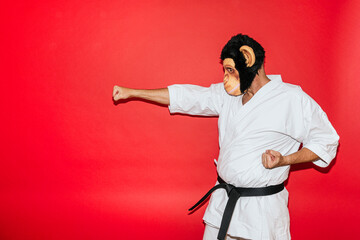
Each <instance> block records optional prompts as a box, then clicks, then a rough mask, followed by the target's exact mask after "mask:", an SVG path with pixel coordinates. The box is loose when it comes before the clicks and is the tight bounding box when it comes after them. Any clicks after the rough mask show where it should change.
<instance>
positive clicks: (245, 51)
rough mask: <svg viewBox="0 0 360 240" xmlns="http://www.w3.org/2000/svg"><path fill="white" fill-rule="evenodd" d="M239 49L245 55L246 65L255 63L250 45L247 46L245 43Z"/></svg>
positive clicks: (249, 65) (250, 65)
mask: <svg viewBox="0 0 360 240" xmlns="http://www.w3.org/2000/svg"><path fill="white" fill-rule="evenodd" d="M239 50H240V52H241V53H242V54H243V55H244V57H245V60H246V66H247V67H252V66H253V65H254V63H255V53H254V50H253V49H252V48H251V47H249V46H247V45H244V46H242V47H241V48H240V49H239Z"/></svg>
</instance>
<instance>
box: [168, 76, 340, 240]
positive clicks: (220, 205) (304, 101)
mask: <svg viewBox="0 0 360 240" xmlns="http://www.w3.org/2000/svg"><path fill="white" fill-rule="evenodd" d="M268 77H269V78H270V79H271V81H270V82H269V83H267V84H266V85H265V86H263V87H262V88H261V89H260V90H259V91H258V92H257V93H256V94H255V95H254V96H253V97H252V98H251V99H250V101H249V102H247V103H246V104H245V105H243V104H242V95H241V96H238V97H234V96H230V95H228V94H227V93H226V92H225V90H224V85H223V83H219V84H213V85H211V86H210V87H209V88H205V87H200V86H195V85H172V86H169V87H168V89H169V94H170V105H169V110H170V112H171V113H176V112H178V113H186V114H191V115H205V116H219V120H218V127H219V145H220V154H219V157H218V165H217V171H218V173H219V175H220V177H221V178H222V179H224V180H225V181H226V182H228V183H230V184H233V185H235V186H237V187H264V186H269V185H275V184H280V183H282V182H284V181H285V180H286V179H287V177H288V173H289V169H290V167H289V166H285V167H279V168H274V169H266V168H264V167H263V165H262V162H261V155H262V153H264V152H265V150H267V149H272V150H276V151H279V152H280V153H281V154H283V155H289V154H291V153H294V152H296V151H297V150H298V149H299V146H300V143H303V147H306V148H308V149H310V150H311V151H313V152H314V153H316V154H317V155H318V156H319V157H320V158H321V159H319V160H317V161H315V162H314V163H315V164H316V165H318V166H321V167H326V166H328V164H329V163H330V162H331V160H332V159H333V158H334V157H335V154H336V149H337V145H338V139H339V137H338V135H337V133H336V131H335V130H334V128H333V127H332V126H331V124H330V122H329V120H328V119H327V116H326V114H325V113H324V112H323V110H322V109H321V108H320V106H319V105H318V104H317V103H316V102H315V101H314V100H313V99H312V98H310V97H309V96H308V95H307V94H306V93H304V92H303V91H302V90H301V88H300V87H298V86H295V85H291V84H287V83H283V82H282V80H281V77H280V76H279V75H269V76H268ZM227 199H228V197H227V194H226V192H225V190H222V189H219V190H217V191H215V192H214V193H213V194H212V197H211V199H210V202H209V205H208V207H207V210H206V212H205V215H204V221H205V222H206V223H207V224H209V225H212V226H215V227H220V223H221V218H222V214H223V211H224V209H225V205H226V202H227ZM287 203H288V192H287V190H286V189H284V190H283V191H282V192H280V193H277V194H274V195H271V196H264V197H241V198H240V200H239V201H238V202H237V205H236V207H235V211H234V213H233V217H232V220H231V222H230V226H229V229H228V234H230V235H231V236H236V237H242V238H249V239H290V232H289V225H290V220H289V214H288V209H287Z"/></svg>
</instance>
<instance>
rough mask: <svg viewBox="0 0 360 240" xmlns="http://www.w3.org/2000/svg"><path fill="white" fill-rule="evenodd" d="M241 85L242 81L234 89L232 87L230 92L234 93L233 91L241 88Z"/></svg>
mask: <svg viewBox="0 0 360 240" xmlns="http://www.w3.org/2000/svg"><path fill="white" fill-rule="evenodd" d="M239 87H240V83H238V84H237V85H236V86H235V87H234V88H233V89H231V91H230V92H229V94H232V93H233V92H235V91H236V90H237V89H239Z"/></svg>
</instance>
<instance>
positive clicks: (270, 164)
mask: <svg viewBox="0 0 360 240" xmlns="http://www.w3.org/2000/svg"><path fill="white" fill-rule="evenodd" d="M318 159H319V156H318V155H316V154H315V153H314V152H312V151H311V150H309V149H307V148H302V149H301V150H299V151H297V152H294V153H292V154H289V155H287V156H282V155H281V153H279V152H277V151H274V150H266V152H265V153H263V155H262V163H263V165H264V167H265V168H270V169H271V168H275V167H281V166H286V165H291V164H296V163H306V162H313V161H315V160H318Z"/></svg>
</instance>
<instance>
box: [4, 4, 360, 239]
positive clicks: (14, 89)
mask: <svg viewBox="0 0 360 240" xmlns="http://www.w3.org/2000/svg"><path fill="white" fill-rule="evenodd" d="M0 11H1V12H0V18H1V19H0V20H1V21H0V22H1V23H0V24H1V37H0V41H1V42H0V49H1V55H0V61H1V73H0V74H1V75H0V77H1V88H0V104H1V115H2V117H1V127H0V130H1V145H0V146H1V152H0V159H1V166H0V176H1V183H0V194H1V195H0V238H1V239H201V238H202V233H203V225H202V220H201V218H202V214H203V212H204V210H205V208H202V209H201V210H199V211H197V212H195V213H194V214H192V215H188V214H187V211H186V210H187V208H188V207H189V206H191V205H192V204H193V203H194V202H195V201H197V200H198V198H199V197H200V196H201V195H202V194H203V193H204V192H205V191H206V190H208V188H209V187H210V186H212V185H213V184H214V182H215V179H216V171H215V167H214V164H213V159H214V158H216V157H217V154H218V143H217V141H218V139H217V123H216V122H217V119H216V118H198V117H188V116H182V115H174V116H171V115H170V114H169V113H168V110H167V109H166V108H165V107H161V106H157V105H153V104H147V103H144V102H142V101H130V102H128V103H126V104H119V105H117V106H115V105H114V104H113V102H112V98H111V94H112V87H113V85H115V84H118V85H124V86H128V87H136V88H157V87H165V86H167V85H170V84H174V83H192V84H198V85H203V86H209V85H210V84H211V83H215V82H219V81H221V80H222V70H221V65H220V64H219V55H220V51H221V49H222V47H223V45H224V44H225V43H226V42H227V41H228V40H229V39H230V37H231V36H233V35H235V34H237V33H240V32H241V33H246V34H249V35H250V36H252V37H253V38H255V39H256V40H258V41H259V42H260V43H261V44H262V45H263V46H264V48H265V49H266V51H267V53H266V54H267V58H266V72H267V73H268V74H281V75H282V77H283V79H284V81H286V82H290V83H293V84H298V85H301V86H302V88H303V89H304V90H305V91H306V92H307V93H308V94H310V95H311V96H312V97H313V98H314V99H315V100H316V101H317V102H318V103H319V104H320V105H321V106H322V108H323V109H324V110H325V111H326V113H327V114H328V116H329V119H330V121H331V122H332V123H333V125H334V127H335V128H336V130H337V132H338V133H339V135H340V147H339V151H338V155H337V158H336V159H335V160H334V162H333V164H332V165H331V167H330V168H327V169H319V168H316V167H313V166H312V165H311V164H303V165H297V166H294V167H293V168H292V169H293V170H292V172H291V174H290V178H289V181H288V184H287V188H288V190H289V192H290V199H289V202H290V204H289V208H290V214H291V233H292V238H293V239H295V240H297V239H357V237H358V235H359V233H360V230H359V228H358V227H357V225H358V223H359V214H360V211H359V205H360V202H359V199H360V189H359V181H360V174H358V172H359V167H360V163H359V157H358V156H359V154H358V153H357V150H358V146H357V143H358V141H357V140H358V136H359V134H360V131H359V130H360V127H359V121H360V113H359V107H360V101H359V100H360V98H359V95H358V92H359V89H360V81H359V79H358V73H359V66H358V63H359V61H358V59H359V53H360V44H359V42H360V25H359V20H358V13H359V12H360V5H359V2H358V1H355V0H353V1H351V0H349V1H327V0H317V1H313V0H305V1H299V0H297V1H285V0H275V1H231V0H229V1H226V2H225V1H195V2H194V1H151V2H150V1H136V2H135V1H134V2H131V3H130V2H129V1H110V0H106V1H66V0H64V1H36V2H35V1H34V2H31V1H12V2H11V3H10V1H8V3H6V4H4V3H2V7H1V10H0ZM355 110H356V111H355Z"/></svg>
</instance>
